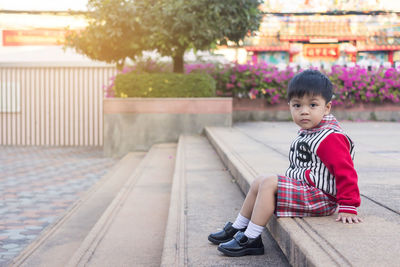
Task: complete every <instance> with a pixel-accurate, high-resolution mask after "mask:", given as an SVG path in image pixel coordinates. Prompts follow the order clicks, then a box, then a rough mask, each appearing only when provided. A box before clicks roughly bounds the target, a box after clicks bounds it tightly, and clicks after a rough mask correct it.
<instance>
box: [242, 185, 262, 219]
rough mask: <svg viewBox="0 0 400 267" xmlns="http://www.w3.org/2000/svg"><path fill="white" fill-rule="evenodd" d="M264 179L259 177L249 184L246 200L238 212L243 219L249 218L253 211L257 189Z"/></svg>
mask: <svg viewBox="0 0 400 267" xmlns="http://www.w3.org/2000/svg"><path fill="white" fill-rule="evenodd" d="M265 179H266V177H259V178H257V179H255V180H254V181H253V182H252V183H251V185H250V189H249V192H247V195H246V198H245V200H244V202H243V204H242V208H241V210H240V214H241V215H242V216H243V217H246V218H248V219H250V218H251V214H252V213H253V209H254V203H255V202H256V199H257V194H258V188H259V186H260V184H261V183H262V182H263V181H264V180H265Z"/></svg>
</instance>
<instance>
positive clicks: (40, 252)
mask: <svg viewBox="0 0 400 267" xmlns="http://www.w3.org/2000/svg"><path fill="white" fill-rule="evenodd" d="M144 155H145V153H143V152H134V153H129V154H127V155H126V156H125V157H124V158H122V159H121V160H120V161H119V162H118V163H117V164H115V165H114V166H113V167H112V168H111V169H110V170H109V171H108V173H107V174H106V175H105V176H104V177H102V178H101V180H99V181H98V182H97V183H96V184H95V185H94V186H93V187H92V188H91V189H90V190H89V191H88V192H87V193H86V194H85V195H84V196H82V197H81V198H80V199H79V200H78V201H77V202H76V203H74V205H73V206H72V208H71V209H69V210H68V212H67V213H66V214H65V215H64V216H63V217H62V218H60V219H59V220H58V221H57V222H56V223H54V224H53V225H51V226H49V227H48V228H47V230H46V231H45V232H44V233H43V234H42V235H41V236H40V237H39V238H38V239H36V240H35V241H34V242H33V243H31V244H30V245H29V246H28V247H27V248H26V249H25V250H24V251H23V252H22V253H21V254H20V255H19V256H18V257H17V258H15V259H14V260H13V263H12V265H13V266H29V267H34V266H65V265H66V264H67V263H68V261H69V260H70V259H71V257H72V255H73V254H74V253H75V251H76V250H77V249H78V248H79V246H80V244H81V243H82V241H83V240H84V238H85V236H86V235H87V234H88V233H89V232H90V230H91V229H92V228H93V226H94V225H95V223H96V222H97V220H98V219H99V218H100V217H101V215H102V214H103V212H104V211H105V210H106V208H107V207H108V205H109V204H110V203H111V202H112V200H113V199H114V197H115V196H116V195H117V193H118V192H119V190H120V188H121V187H122V185H123V184H124V183H125V182H126V181H127V179H128V178H129V176H130V174H131V173H132V172H133V171H134V169H135V168H136V166H137V165H138V164H139V162H140V161H141V160H142V158H143V157H144Z"/></svg>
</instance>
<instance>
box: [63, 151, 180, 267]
mask: <svg viewBox="0 0 400 267" xmlns="http://www.w3.org/2000/svg"><path fill="white" fill-rule="evenodd" d="M175 154H176V144H159V145H154V146H153V147H152V148H151V149H150V151H149V152H148V153H147V155H146V156H145V158H144V159H143V161H142V162H141V163H140V164H139V165H138V166H137V168H136V169H135V171H134V172H133V173H132V174H131V175H130V177H129V179H128V181H127V182H126V183H125V185H124V186H123V187H122V188H121V190H120V191H119V193H118V195H117V196H116V197H115V199H114V200H113V202H112V203H111V204H110V205H109V207H108V208H107V210H106V211H105V212H104V214H103V215H102V217H101V218H100V219H99V220H98V222H97V223H96V225H95V226H94V227H93V229H92V230H91V231H90V233H89V234H88V235H87V237H86V238H85V240H84V241H83V242H82V244H81V246H80V247H79V249H78V250H77V251H76V253H75V254H74V255H73V257H72V259H71V260H70V262H69V263H68V265H67V266H96V267H101V266H159V265H160V262H161V252H162V248H163V240H164V234H165V225H166V221H167V217H168V207H169V200H170V190H171V181H172V176H173V170H174V165H175Z"/></svg>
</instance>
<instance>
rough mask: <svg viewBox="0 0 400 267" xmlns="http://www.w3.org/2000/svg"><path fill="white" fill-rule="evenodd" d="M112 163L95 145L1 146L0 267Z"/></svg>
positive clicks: (58, 216) (5, 264) (96, 179)
mask: <svg viewBox="0 0 400 267" xmlns="http://www.w3.org/2000/svg"><path fill="white" fill-rule="evenodd" d="M116 162H117V160H116V159H110V158H104V157H103V156H102V149H100V148H38V147H0V218H1V220H0V266H7V263H8V262H9V261H10V260H11V259H12V258H14V257H15V256H17V255H18V254H19V253H20V252H21V251H22V250H23V249H24V248H25V247H26V246H27V245H28V244H29V243H30V242H31V241H32V240H34V239H35V238H36V237H38V235H39V234H40V233H41V232H42V231H43V230H44V229H45V228H46V227H47V226H48V225H50V224H51V223H53V222H55V221H56V220H57V219H58V218H60V216H61V215H62V214H63V213H64V212H65V211H66V210H68V208H69V207H71V205H72V204H73V203H74V202H75V201H76V200H77V199H78V198H79V197H80V195H81V194H83V193H84V192H86V191H87V190H88V189H89V188H90V187H91V186H92V185H93V184H94V183H95V182H96V181H98V180H99V179H100V178H101V177H102V176H103V175H104V174H105V173H106V172H107V170H108V169H109V168H110V167H111V166H113V165H114V164H115V163H116Z"/></svg>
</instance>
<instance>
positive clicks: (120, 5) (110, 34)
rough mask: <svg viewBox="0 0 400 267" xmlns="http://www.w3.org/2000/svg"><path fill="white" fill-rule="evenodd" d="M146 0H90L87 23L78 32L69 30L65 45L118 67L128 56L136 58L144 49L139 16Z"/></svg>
mask: <svg viewBox="0 0 400 267" xmlns="http://www.w3.org/2000/svg"><path fill="white" fill-rule="evenodd" d="M145 2H146V1H145V0H136V1H135V2H133V1H125V0H89V2H88V10H89V12H88V13H87V19H88V21H89V25H88V26H87V27H86V28H85V29H84V30H82V31H80V32H74V31H69V32H68V33H67V35H66V44H65V45H66V46H69V47H73V48H75V50H76V51H77V52H78V53H81V54H85V55H87V56H88V57H89V58H91V59H94V60H100V61H105V62H107V63H115V64H117V67H118V68H119V69H121V68H122V67H123V65H124V63H125V60H126V59H127V58H131V59H132V60H133V59H135V58H136V57H137V56H140V55H141V54H142V51H143V50H145V49H146V47H147V46H146V45H147V35H148V34H149V33H148V31H147V30H146V28H145V27H143V25H142V22H141V18H142V17H143V16H145V13H146V4H145Z"/></svg>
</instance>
